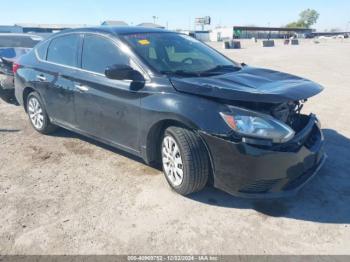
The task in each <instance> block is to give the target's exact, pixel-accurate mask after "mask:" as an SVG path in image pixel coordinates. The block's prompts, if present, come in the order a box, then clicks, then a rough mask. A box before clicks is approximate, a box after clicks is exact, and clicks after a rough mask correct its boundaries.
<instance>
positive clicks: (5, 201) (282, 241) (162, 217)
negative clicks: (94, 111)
mask: <svg viewBox="0 0 350 262" xmlns="http://www.w3.org/2000/svg"><path fill="white" fill-rule="evenodd" d="M214 46H215V47H217V48H218V49H219V50H220V51H224V50H223V49H222V48H221V44H220V45H219V44H215V45H214ZM242 46H243V49H241V50H228V51H225V53H226V54H227V55H228V56H230V57H232V58H234V59H235V60H236V61H239V62H243V61H244V62H245V63H247V64H251V65H256V66H264V67H268V68H273V69H277V70H283V71H286V72H289V73H293V74H297V75H301V76H304V77H307V78H310V79H312V80H315V81H317V82H319V83H320V84H322V85H324V86H325V87H326V89H325V91H324V92H323V93H322V94H321V95H319V96H317V97H315V98H314V99H312V100H311V101H309V103H308V104H307V106H306V108H305V111H313V112H316V113H317V114H318V116H319V118H320V119H321V120H322V124H323V128H324V133H325V136H326V151H327V153H328V155H329V159H328V161H327V163H326V165H325V166H324V168H323V169H322V170H321V172H320V173H319V176H318V177H316V178H315V179H314V180H313V181H312V182H311V183H310V184H309V185H307V186H306V187H305V188H304V190H303V191H302V192H301V193H300V194H299V195H298V196H296V197H294V198H291V199H287V200H273V201H252V200H242V199H238V198H234V197H232V196H230V195H227V194H225V193H223V192H220V191H218V190H215V189H212V188H207V189H206V190H204V191H203V192H201V193H197V194H195V195H192V196H190V197H181V196H179V195H177V194H175V193H174V192H172V191H171V190H170V189H169V187H168V185H167V184H166V181H165V179H164V177H163V175H162V173H161V172H160V171H158V170H155V169H152V168H150V167H148V166H146V165H144V164H143V163H142V162H140V161H139V160H137V159H135V158H131V157H130V156H128V155H126V154H124V153H122V152H120V151H118V150H115V149H111V148H109V147H107V146H104V145H101V144H98V143H94V142H93V141H91V140H89V139H85V138H83V137H80V136H78V135H75V134H73V133H71V132H68V131H64V130H60V131H59V132H57V133H56V134H55V135H53V136H42V135H40V134H38V133H36V132H35V131H33V129H32V128H31V127H30V125H29V123H28V121H27V117H26V115H25V114H24V111H23V109H22V108H21V107H18V106H16V105H14V104H8V103H5V102H4V101H2V100H1V99H0V253H1V254H130V253H134V254H150V253H151V254H168V253H171V254H199V253H205V254H208V253H209V254H238V253H241V254H291V253H298V254H350V244H349V243H350V227H349V224H350V204H349V203H350V165H349V164H350V140H349V139H350V126H349V124H350V122H349V121H350V117H349V112H350V59H349V58H350V41H344V40H332V41H327V42H322V43H320V44H314V43H312V42H310V41H304V42H302V43H301V45H300V46H283V45H281V43H278V45H277V46H276V47H275V48H262V47H260V45H259V44H255V43H253V42H250V41H246V42H244V43H242Z"/></svg>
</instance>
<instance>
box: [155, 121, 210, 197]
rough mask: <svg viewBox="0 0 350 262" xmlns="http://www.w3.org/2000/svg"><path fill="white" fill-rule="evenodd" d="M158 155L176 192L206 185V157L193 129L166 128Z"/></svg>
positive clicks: (207, 162)
mask: <svg viewBox="0 0 350 262" xmlns="http://www.w3.org/2000/svg"><path fill="white" fill-rule="evenodd" d="M161 158H162V164H163V172H164V175H165V177H166V179H167V181H168V183H169V185H170V186H171V187H172V188H173V189H174V190H175V191H176V192H177V193H179V194H181V195H188V194H191V193H194V192H197V191H200V190H202V189H203V188H204V187H205V185H206V184H207V181H208V177H209V172H210V166H209V157H208V153H207V150H206V147H205V145H204V144H203V142H202V140H201V138H200V137H199V136H198V135H197V134H195V133H194V132H192V131H190V130H188V129H185V128H180V127H169V128H167V129H166V130H165V132H164V136H163V139H162V143H161Z"/></svg>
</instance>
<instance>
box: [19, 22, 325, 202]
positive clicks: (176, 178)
mask: <svg viewBox="0 0 350 262" xmlns="http://www.w3.org/2000/svg"><path fill="white" fill-rule="evenodd" d="M15 68H16V74H15V91H16V98H17V100H18V101H19V103H20V104H22V105H23V106H24V109H25V111H26V112H27V113H28V115H29V119H30V123H31V124H32V126H33V127H34V129H35V130H37V131H38V132H40V133H43V134H49V133H51V132H53V131H54V130H55V129H56V127H57V126H60V127H63V128H66V129H69V130H72V131H74V132H77V133H80V134H83V135H85V136H88V137H91V138H93V139H96V140H99V141H101V142H103V143H106V144H109V145H112V146H114V147H117V148H120V149H122V150H125V151H127V152H129V153H131V154H134V155H136V156H139V157H141V158H143V159H144V161H145V162H146V163H147V164H155V163H160V164H162V166H163V170H164V174H165V178H166V179H167V181H168V183H169V184H170V186H171V187H172V188H173V189H174V190H175V191H176V192H178V193H180V194H182V195H187V194H190V193H193V192H196V191H199V190H201V189H203V188H204V186H205V185H207V184H208V183H209V182H208V181H211V182H212V183H213V185H214V186H215V187H217V188H220V189H222V190H224V191H226V192H228V193H231V194H233V195H238V196H244V197H266V196H268V197H270V196H271V197H273V196H285V195H290V194H293V193H295V192H296V191H298V190H299V189H300V188H301V187H302V186H303V185H304V184H305V183H306V182H307V181H309V180H310V179H311V178H312V177H313V176H314V175H315V174H316V173H317V171H318V170H319V169H320V167H321V166H322V164H323V162H324V160H325V154H324V152H323V142H324V138H323V135H322V131H321V129H320V123H319V121H318V120H317V118H316V116H315V115H313V114H311V115H305V114H302V112H301V110H302V106H303V103H304V102H305V101H306V99H308V98H310V97H312V96H314V95H316V94H318V93H319V92H321V91H322V89H323V88H322V87H321V86H319V85H318V84H316V83H313V82H311V81H309V80H306V79H303V78H300V77H296V76H293V75H289V74H285V73H281V72H276V71H272V70H267V69H261V68H254V67H251V66H247V65H241V64H238V63H236V62H234V61H232V60H230V59H228V58H226V57H225V56H223V55H221V54H220V53H218V52H217V51H215V50H214V49H212V48H210V47H208V46H207V45H205V44H203V43H201V42H199V41H197V40H195V39H193V38H191V37H189V36H186V35H182V34H177V33H174V32H170V31H165V30H160V29H150V28H142V27H115V28H113V27H98V28H84V29H74V30H69V31H64V32H61V33H59V34H56V35H54V36H52V37H51V38H49V39H47V40H45V41H43V42H41V43H40V44H39V45H38V46H37V47H35V48H34V49H33V51H31V52H30V53H29V54H27V55H24V56H22V57H21V59H20V60H19V62H18V63H17V64H16V66H15Z"/></svg>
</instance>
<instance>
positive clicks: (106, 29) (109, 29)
mask: <svg viewBox="0 0 350 262" xmlns="http://www.w3.org/2000/svg"><path fill="white" fill-rule="evenodd" d="M69 32H82V33H83V32H94V33H108V34H114V35H124V34H140V33H171V32H172V31H168V30H165V29H160V28H150V27H142V26H98V27H82V28H74V29H67V30H63V31H61V32H59V33H56V34H55V35H59V34H65V33H69ZM172 33H174V32H172Z"/></svg>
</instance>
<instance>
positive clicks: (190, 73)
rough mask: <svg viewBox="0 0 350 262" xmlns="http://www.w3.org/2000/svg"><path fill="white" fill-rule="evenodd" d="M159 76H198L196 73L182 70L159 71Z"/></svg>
mask: <svg viewBox="0 0 350 262" xmlns="http://www.w3.org/2000/svg"><path fill="white" fill-rule="evenodd" d="M160 73H161V74H165V75H179V76H200V75H199V74H198V73H197V72H189V71H184V70H175V71H165V70H164V71H160Z"/></svg>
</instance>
